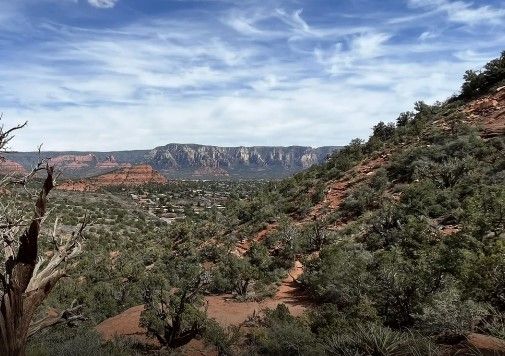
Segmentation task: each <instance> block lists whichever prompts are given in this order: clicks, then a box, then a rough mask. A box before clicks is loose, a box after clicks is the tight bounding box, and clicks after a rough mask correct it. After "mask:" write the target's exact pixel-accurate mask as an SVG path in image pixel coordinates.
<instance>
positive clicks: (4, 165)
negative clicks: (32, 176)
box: [0, 158, 27, 175]
mask: <svg viewBox="0 0 505 356" xmlns="http://www.w3.org/2000/svg"><path fill="white" fill-rule="evenodd" d="M26 173H27V172H26V169H25V168H24V167H23V166H22V165H20V164H19V163H17V162H14V161H11V160H9V159H6V158H0V174H2V175H23V174H26Z"/></svg>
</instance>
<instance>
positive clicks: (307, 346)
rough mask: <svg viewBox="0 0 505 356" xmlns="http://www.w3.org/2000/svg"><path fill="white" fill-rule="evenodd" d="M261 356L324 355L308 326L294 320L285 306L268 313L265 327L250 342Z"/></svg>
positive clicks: (282, 305)
mask: <svg viewBox="0 0 505 356" xmlns="http://www.w3.org/2000/svg"><path fill="white" fill-rule="evenodd" d="M250 344H251V346H252V351H253V352H255V353H257V354H260V355H324V350H323V348H322V347H321V346H320V345H319V344H318V343H317V340H316V337H315V335H314V334H313V333H312V332H311V331H310V328H309V327H308V325H306V324H305V323H303V322H302V321H301V320H299V319H296V318H294V317H293V316H291V314H290V313H289V310H288V308H287V307H286V306H285V305H284V304H280V305H279V306H277V308H276V309H274V310H271V311H267V312H266V316H265V319H264V321H263V327H262V328H260V329H259V330H258V331H256V332H255V333H254V334H253V335H252V337H251V340H250Z"/></svg>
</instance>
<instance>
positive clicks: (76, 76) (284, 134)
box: [0, 0, 505, 150]
mask: <svg viewBox="0 0 505 356" xmlns="http://www.w3.org/2000/svg"><path fill="white" fill-rule="evenodd" d="M31 1H33V0H20V2H19V3H16V4H17V5H16V6H9V7H8V8H7V6H6V5H5V4H4V3H2V2H0V10H3V9H5V10H6V12H4V13H5V14H6V15H5V21H6V22H5V23H6V25H5V26H2V21H3V20H2V15H0V77H1V78H2V82H1V83H0V111H3V112H5V118H6V120H7V124H13V123H16V122H20V121H23V120H26V119H27V120H29V121H30V126H29V128H27V129H26V130H24V132H23V133H22V134H21V135H19V137H17V138H16V141H15V142H14V144H15V147H14V148H15V149H21V150H27V149H34V148H35V147H36V145H37V144H38V143H40V142H45V147H46V148H47V149H102V150H105V149H134V148H149V147H153V146H156V145H161V144H166V143H168V142H173V141H175V142H177V141H178V142H197V143H204V144H221V145H240V144H243V145H261V144H263V145H274V144H277V145H290V144H305V145H312V146H317V145H335V144H345V143H346V142H348V140H349V139H351V138H353V137H366V136H367V135H368V134H369V130H370V127H371V126H372V125H373V124H374V123H375V122H376V121H377V120H393V119H394V118H395V116H396V115H397V113H398V112H400V111H404V110H407V109H409V108H410V107H411V105H412V103H413V102H414V101H416V100H419V99H424V100H427V101H434V100H443V99H444V98H446V97H448V96H449V95H451V94H452V93H454V92H455V91H456V90H457V89H458V87H459V83H460V78H461V76H462V74H463V73H464V71H465V70H466V69H468V68H475V67H478V66H480V65H482V64H484V63H485V62H486V61H487V60H489V59H490V58H492V57H494V56H496V55H497V54H498V53H499V52H500V51H501V50H502V49H503V48H502V47H503V45H504V44H505V38H504V36H503V35H501V33H503V30H504V27H505V25H504V24H502V23H496V24H495V25H494V27H493V28H489V27H488V26H487V24H482V25H479V23H476V22H468V21H467V22H466V23H465V26H461V25H457V26H456V25H455V24H454V22H452V21H453V20H452V19H451V18H449V15H448V12H446V10H440V9H441V8H440V6H442V5H444V4H445V3H447V2H446V1H442V0H440V1H438V0H437V1H436V0H430V1H431V2H430V4H431V5H429V6H428V5H426V6H425V5H423V6H421V4H420V3H415V2H413V1H411V2H409V6H408V7H407V6H406V5H405V4H404V5H403V7H397V8H394V9H391V10H394V11H392V12H391V14H392V15H391V14H387V13H382V12H380V11H370V13H362V14H360V13H355V16H353V17H350V16H347V15H341V14H348V13H349V11H351V10H352V9H348V8H339V7H338V6H337V5H336V3H335V2H333V1H328V2H324V1H323V2H321V3H320V7H316V6H315V5H312V2H310V1H301V2H300V1H280V0H279V1H275V2H273V3H271V4H270V3H268V4H267V3H266V2H264V3H263V2H262V3H261V4H258V2H233V1H232V2H229V1H218V2H215V1H213V2H201V3H199V4H198V6H195V4H193V5H192V6H190V5H187V2H178V3H177V6H173V3H171V2H166V1H165V0H151V1H152V3H151V6H154V5H152V4H154V3H156V4H158V6H157V7H155V8H153V7H147V6H146V4H145V3H144V2H128V3H127V2H126V1H125V2H124V5H125V6H116V7H113V5H114V4H115V2H112V1H105V0H101V1H98V0H94V1H95V2H96V3H100V5H101V6H102V7H104V6H105V5H106V3H107V4H109V5H111V6H109V7H108V8H109V9H110V11H96V10H95V9H93V8H92V7H90V6H88V5H87V4H86V2H84V0H81V1H80V2H78V3H76V4H70V3H68V2H67V3H66V4H65V5H63V3H62V2H61V1H59V2H54V1H53V2H48V1H45V4H46V5H44V6H43V5H37V6H40V8H37V10H38V11H37V12H34V10H33V7H34V6H35V5H34V3H32V2H31ZM22 2H25V4H27V3H28V2H29V3H30V6H23V4H22ZM435 2H436V4H435ZM339 3H340V2H339ZM37 4H39V3H37ZM122 4H123V3H121V4H120V5H122ZM374 4H375V2H373V1H370V2H369V5H370V6H372V7H373V5H374ZM465 4H466V3H465ZM186 6H187V7H186ZM342 6H343V5H342ZM485 6H486V5H483V6H480V7H478V6H475V5H473V6H467V7H466V9H467V10H468V9H470V10H477V9H479V8H481V7H485ZM302 7H303V11H302ZM364 8H366V7H364ZM491 8H492V9H494V10H497V9H498V8H497V7H496V5H494V6H491V5H489V9H491ZM367 9H368V8H367ZM7 10H8V11H7ZM55 10H59V11H60V12H61V14H59V12H58V11H55ZM372 10H373V9H372ZM363 11H365V10H363ZM481 11H482V10H481ZM426 13H436V14H438V16H426V17H424V20H423V21H422V22H412V21H410V22H409V21H399V19H402V18H403V19H405V18H407V17H409V16H424V14H426ZM0 14H2V12H1V11H0ZM54 14H59V16H56V15H54ZM153 14H155V15H153ZM70 15H72V16H70ZM365 15H366V16H365ZM451 16H453V17H452V18H454V16H455V13H452V15H451ZM361 18H364V19H363V20H361ZM19 19H22V20H19ZM395 19H396V21H395ZM7 23H8V25H7ZM469 23H472V25H469ZM450 24H452V26H450ZM466 26H472V31H469V30H468V29H467V28H466ZM481 27H482V28H481ZM484 37H485V38H486V41H482V38H484ZM468 48H472V50H471V51H468ZM27 53H29V55H27Z"/></svg>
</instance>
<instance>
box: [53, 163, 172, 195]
mask: <svg viewBox="0 0 505 356" xmlns="http://www.w3.org/2000/svg"><path fill="white" fill-rule="evenodd" d="M167 182H168V180H167V179H166V178H165V177H164V176H162V175H161V174H159V173H158V172H157V171H155V170H154V169H153V168H152V167H151V166H149V165H147V164H143V165H138V166H133V167H126V168H121V169H118V170H115V171H113V172H109V173H105V174H101V175H98V176H95V177H92V178H88V179H83V180H78V181H66V182H63V183H61V184H59V185H58V187H57V189H61V190H71V191H81V192H83V191H97V190H99V189H100V188H103V187H113V186H139V185H144V184H151V183H152V184H165V183H167Z"/></svg>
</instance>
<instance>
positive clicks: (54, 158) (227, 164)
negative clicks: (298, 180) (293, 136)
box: [0, 143, 337, 179]
mask: <svg viewBox="0 0 505 356" xmlns="http://www.w3.org/2000/svg"><path fill="white" fill-rule="evenodd" d="M336 149H337V147H320V148H311V147H302V146H290V147H265V146H257V147H217V146H204V145H194V144H176V143H172V144H168V145H166V146H161V147H157V148H155V149H153V150H137V151H115V152H42V155H43V156H44V157H49V158H50V163H51V164H53V165H55V166H56V168H57V169H59V170H61V171H62V172H63V175H62V177H65V178H72V179H80V178H84V177H91V176H95V175H100V174H103V173H107V172H111V171H114V170H117V169H120V168H128V167H131V166H133V165H139V164H148V165H150V166H152V167H153V168H154V169H157V170H159V171H160V172H162V173H163V174H165V175H166V176H167V177H169V178H190V179H220V178H265V179H268V178H281V177H285V176H287V175H289V174H292V173H295V172H298V171H300V170H302V169H305V168H308V167H310V166H312V165H313V164H317V163H322V162H324V161H325V160H326V157H327V156H328V155H329V154H331V153H332V152H333V151H335V150H336ZM6 158H8V160H9V161H8V162H9V164H7V165H5V167H4V169H3V171H4V172H12V171H14V170H20V169H22V168H24V169H25V170H30V169H31V168H32V167H33V166H34V165H36V162H37V161H38V159H39V154H38V153H37V152H15V153H8V154H6ZM1 168H2V167H1V165H0V170H1Z"/></svg>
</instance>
